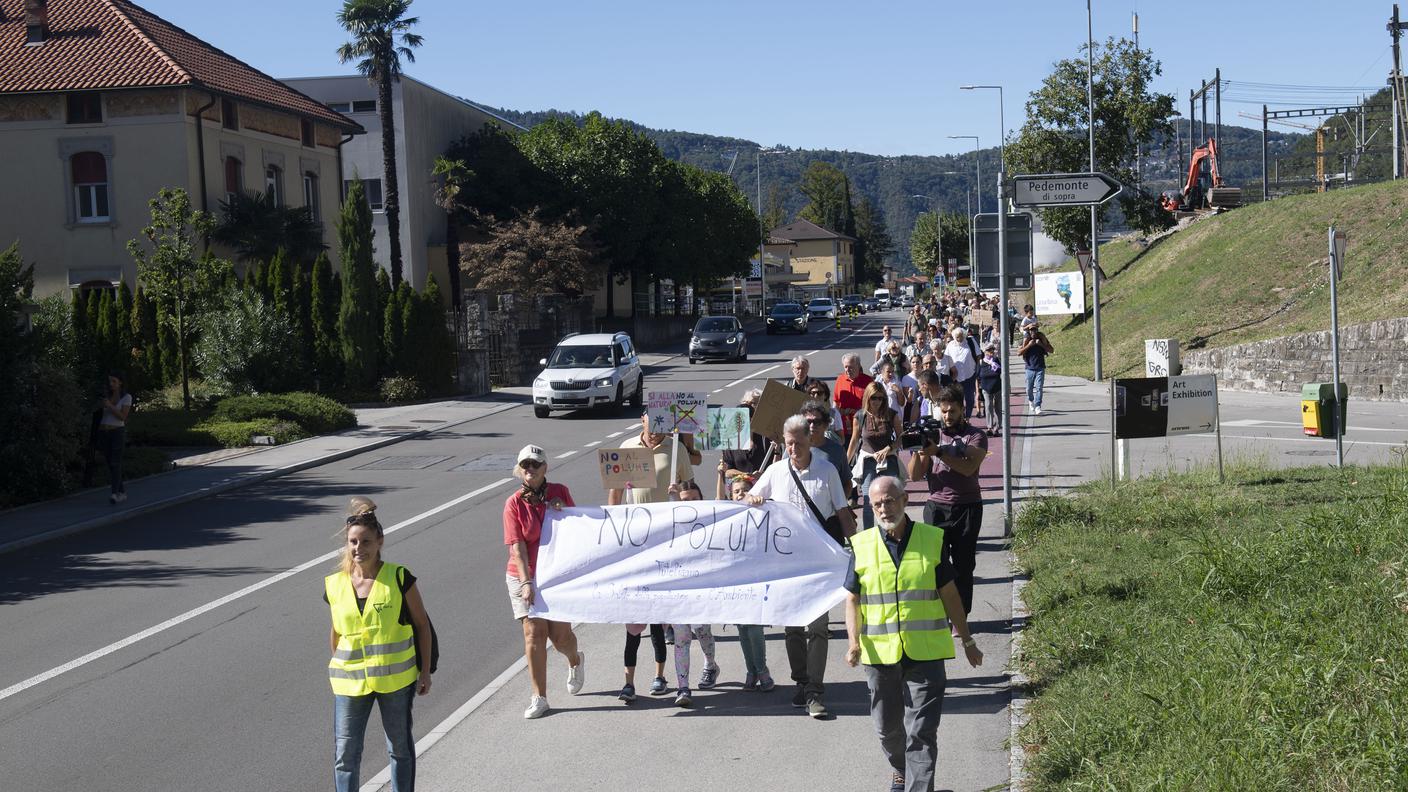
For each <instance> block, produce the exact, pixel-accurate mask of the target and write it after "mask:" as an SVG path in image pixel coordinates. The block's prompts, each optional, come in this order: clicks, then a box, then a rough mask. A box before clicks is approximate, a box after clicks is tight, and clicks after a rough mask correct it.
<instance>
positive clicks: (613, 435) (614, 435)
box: [606, 431, 625, 440]
mask: <svg viewBox="0 0 1408 792" xmlns="http://www.w3.org/2000/svg"><path fill="white" fill-rule="evenodd" d="M623 434H625V432H624V431H621V432H612V433H611V434H609V435H607V436H606V439H607V440H611V439H613V438H616V437H620V436H621V435H623Z"/></svg>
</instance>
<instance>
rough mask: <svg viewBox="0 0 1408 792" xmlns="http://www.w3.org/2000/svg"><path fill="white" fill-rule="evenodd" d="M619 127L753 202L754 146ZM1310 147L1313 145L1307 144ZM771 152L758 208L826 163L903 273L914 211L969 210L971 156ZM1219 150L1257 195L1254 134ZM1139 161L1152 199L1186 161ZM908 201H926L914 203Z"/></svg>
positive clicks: (992, 152)
mask: <svg viewBox="0 0 1408 792" xmlns="http://www.w3.org/2000/svg"><path fill="white" fill-rule="evenodd" d="M494 112H495V113H497V114H499V115H501V116H503V117H505V118H508V119H510V120H512V121H514V122H515V123H518V124H521V125H523V126H525V127H530V128H531V127H532V126H534V125H536V124H538V123H540V122H542V121H544V120H546V119H548V118H553V117H559V116H560V117H564V118H570V119H573V120H575V121H580V120H581V119H582V117H583V116H582V115H581V114H580V113H572V112H563V111H559V110H542V111H532V112H522V111H517V110H508V109H501V108H495V109H494ZM627 123H628V124H630V125H631V126H632V127H634V128H636V129H638V130H640V131H641V132H643V133H645V134H646V135H647V136H648V137H650V138H651V139H652V140H654V141H655V143H656V144H657V145H658V146H659V147H660V149H661V150H662V151H663V152H664V153H665V156H666V157H669V158H670V159H674V160H678V161H681V162H686V163H689V164H691V165H697V166H699V167H701V168H706V169H709V170H717V171H723V172H727V171H728V170H729V167H730V165H731V166H732V168H733V171H732V174H733V179H734V181H735V182H737V183H738V185H739V186H740V187H741V188H742V189H743V191H744V192H745V193H747V194H748V195H749V196H754V198H753V200H754V201H756V200H757V198H756V195H757V190H758V184H759V179H758V174H757V172H756V165H755V163H756V162H757V158H756V154H755V152H756V151H757V150H758V148H759V144H758V143H755V142H753V141H751V140H743V139H741V138H730V137H720V136H718V135H706V134H701V133H697V132H681V131H677V130H662V129H651V128H649V127H645V126H641V125H639V124H636V123H634V122H630V121H627ZM1175 127H1176V128H1177V129H1178V131H1179V134H1180V136H1181V140H1182V141H1183V144H1184V151H1185V152H1186V150H1187V140H1188V138H1187V130H1188V124H1187V121H1186V120H1183V119H1176V120H1175ZM1209 131H1211V127H1209ZM1303 137H1305V136H1304V135H1294V134H1286V133H1282V132H1272V133H1270V136H1269V139H1270V145H1271V151H1272V152H1273V154H1272V156H1276V155H1278V154H1284V153H1286V152H1288V151H1290V149H1291V147H1292V146H1293V145H1294V144H1295V143H1296V141H1297V140H1298V139H1299V138H1303ZM1311 143H1312V145H1313V143H1314V141H1313V139H1312V140H1311ZM775 150H776V151H777V153H773V154H764V155H763V156H762V158H761V167H762V179H761V184H762V192H763V206H764V207H768V206H771V205H774V204H781V205H782V207H783V208H784V209H785V211H786V216H787V218H788V219H791V218H793V217H795V216H796V214H797V212H799V211H800V210H801V209H802V207H803V206H804V205H805V204H806V198H805V197H803V195H802V193H801V191H800V190H799V185H800V184H801V180H802V172H803V171H805V170H806V168H807V165H809V164H811V163H812V162H817V161H820V162H826V163H829V164H831V165H834V166H836V167H837V168H840V169H841V170H842V171H843V172H845V173H846V175H847V176H849V177H850V179H851V183H852V185H853V188H854V191H855V194H856V195H857V196H864V197H866V198H869V199H870V201H871V202H872V203H873V204H874V205H875V206H877V207H879V208H880V211H881V212H882V213H883V215H884V220H885V224H886V226H887V227H888V229H889V231H890V234H891V236H892V237H894V240H895V253H894V255H893V256H892V257H891V262H890V263H891V264H893V265H895V266H897V267H899V268H900V269H901V270H903V271H909V270H910V269H911V265H910V261H909V235H910V232H911V230H912V229H913V228H914V219H915V217H916V216H917V215H918V214H919V213H920V212H925V211H930V210H932V209H933V208H935V207H936V206H938V207H941V208H942V209H943V210H944V211H948V212H957V211H963V212H967V211H968V210H969V208H970V207H974V208H975V211H976V198H975V196H974V193H973V187H974V185H975V184H976V183H977V174H976V173H975V171H974V167H973V165H974V163H973V156H972V155H971V154H965V155H958V156H943V157H932V156H917V155H916V156H899V157H881V156H877V155H873V154H866V153H863V152H855V151H833V150H829V149H791V148H787V147H785V146H776V147H775ZM1222 150H1223V157H1222V159H1223V162H1222V172H1223V177H1224V178H1225V179H1226V180H1227V181H1228V183H1230V184H1238V185H1242V186H1244V187H1246V188H1247V190H1246V192H1247V195H1248V197H1249V198H1257V197H1259V196H1260V191H1259V189H1258V190H1252V189H1251V187H1252V186H1253V185H1254V184H1260V179H1261V130H1259V129H1248V128H1245V127H1238V126H1231V125H1224V126H1223V128H1222ZM979 157H980V160H981V166H982V174H983V189H982V194H983V201H982V207H983V209H984V210H985V211H988V212H991V211H995V209H996V206H997V198H996V187H995V179H996V177H997V165H998V149H997V148H996V147H992V148H985V149H983V150H982V151H981V152H979ZM1144 163H1145V165H1144V173H1145V186H1146V188H1147V189H1149V190H1150V192H1151V193H1154V194H1157V193H1158V192H1159V191H1161V190H1164V189H1170V188H1172V187H1173V186H1174V185H1175V184H1176V183H1178V182H1181V180H1182V178H1183V174H1182V173H1181V172H1180V168H1181V167H1186V157H1185V159H1184V161H1183V163H1184V164H1183V165H1182V166H1180V160H1179V157H1178V151H1177V149H1176V147H1175V144H1174V141H1171V140H1170V141H1166V142H1165V143H1164V145H1162V146H1159V147H1156V148H1155V149H1154V150H1153V151H1150V152H1148V153H1147V154H1146V155H1145V160H1144ZM950 173H951V174H952V175H949V174H950ZM915 195H922V196H929V197H928V198H915V197H913V196H915Z"/></svg>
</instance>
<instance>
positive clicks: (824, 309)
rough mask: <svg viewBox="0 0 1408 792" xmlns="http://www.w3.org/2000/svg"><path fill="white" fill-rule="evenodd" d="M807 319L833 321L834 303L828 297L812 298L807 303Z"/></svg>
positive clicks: (834, 313)
mask: <svg viewBox="0 0 1408 792" xmlns="http://www.w3.org/2000/svg"><path fill="white" fill-rule="evenodd" d="M807 318H808V319H835V318H836V301H835V300H833V299H831V298H830V297H814V298H812V301H811V302H809V303H807Z"/></svg>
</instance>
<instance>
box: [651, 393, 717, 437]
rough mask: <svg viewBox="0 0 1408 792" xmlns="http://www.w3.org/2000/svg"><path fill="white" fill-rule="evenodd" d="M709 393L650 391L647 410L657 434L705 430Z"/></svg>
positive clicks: (689, 432) (692, 432)
mask: <svg viewBox="0 0 1408 792" xmlns="http://www.w3.org/2000/svg"><path fill="white" fill-rule="evenodd" d="M708 403H709V394H708V393H707V392H705V391H648V392H646V394H645V411H646V414H647V415H648V416H649V418H650V431H652V432H654V433H656V434H670V433H672V432H680V433H683V434H699V433H700V432H703V431H704V427H705V412H706V411H707V410H708Z"/></svg>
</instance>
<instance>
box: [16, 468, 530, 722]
mask: <svg viewBox="0 0 1408 792" xmlns="http://www.w3.org/2000/svg"><path fill="white" fill-rule="evenodd" d="M513 480H514V479H512V478H501V479H499V480H498V481H495V482H493V483H492V484H486V485H484V486H483V487H480V488H479V489H477V490H474V491H473V492H467V493H465V494H464V495H461V496H459V497H458V498H455V499H454V500H451V501H447V502H445V503H442V504H440V505H439V506H436V507H435V508H433V509H430V510H428V511H423V512H421V513H420V514H417V515H416V516H414V517H412V518H410V519H408V520H402V521H401V522H398V523H396V524H395V525H393V526H391V527H390V528H387V529H386V531H385V533H393V532H395V531H399V530H401V529H402V528H405V527H407V526H410V525H414V524H415V523H418V522H420V521H421V520H424V519H426V518H427V517H433V516H435V515H437V514H439V513H440V512H443V511H445V510H446V509H450V508H453V507H455V506H458V505H459V504H461V503H464V502H465V501H467V500H469V499H471V498H475V497H478V496H480V495H483V494H484V493H486V492H488V491H489V490H492V489H496V488H498V487H500V486H502V485H504V484H507V483H509V482H511V481H513ZM341 552H342V551H341V550H334V551H332V552H330V553H324V554H322V555H320V556H318V557H317V558H314V559H312V560H309V561H304V562H303V563H301V564H299V565H298V566H296V567H293V568H291V569H286V570H284V571H283V572H280V573H278V574H277V575H271V576H269V577H267V578H264V579H263V580H261V581H259V582H258V583H253V584H251V585H248V586H245V587H244V588H242V589H240V590H239V591H236V592H233V593H230V594H226V595H225V596H223V597H221V598H219V599H216V600H212V601H210V602H207V603H206V604H204V605H201V606H200V607H198V608H193V609H191V610H188V611H186V612H185V613H182V614H181V615H179V616H174V617H172V618H170V619H167V620H166V621H164V622H162V623H160V624H157V625H154V626H152V627H148V628H147V629H145V630H142V631H141V632H139V633H134V634H132V635H129V636H127V637H126V638H123V639H122V640H120V641H115V642H113V643H110V644H108V645H107V646H104V647H103V648H101V649H96V650H94V651H92V652H89V653H88V654H86V655H83V656H82V657H79V658H77V659H74V660H70V661H68V662H67V663H64V664H63V665H61V666H56V667H54V668H51V669H49V670H48V671H45V672H43V673H42V674H36V675H34V676H32V677H30V678H29V679H26V680H24V681H23V682H17V683H15V684H13V685H11V686H9V687H7V688H5V689H4V690H0V701H4V700H5V699H7V698H9V697H11V696H13V695H15V694H17V693H21V692H23V691H25V690H28V689H29V688H32V687H34V686H35V685H38V684H42V683H44V682H48V681H49V680H51V679H53V678H54V677H56V676H59V675H60V674H63V673H66V672H68V671H72V670H74V669H76V668H81V667H83V666H85V665H88V664H89V663H91V662H93V661H94V660H99V659H102V658H104V657H107V656H108V655H110V654H112V653H113V652H116V651H118V650H120V649H125V648H127V647H129V646H131V645H132V644H135V643H137V642H139V641H144V640H146V639H148V638H150V637H152V636H153V635H157V634H159V633H163V632H165V631H167V630H169V629H171V628H172V627H176V626H178V625H180V624H184V623H185V622H188V621H190V620H191V619H194V618H196V617H197V616H202V615H204V614H206V613H209V612H210V611H213V610H215V609H216V608H219V607H221V606H223V605H228V604H230V603H231V602H234V601H235V600H238V599H242V598H244V597H247V596H249V595H250V594H253V593H255V592H257V591H260V590H263V589H266V588H268V587H269V586H272V585H274V584H275V583H278V582H279V581H282V580H287V579H288V578H291V577H293V576H294V575H297V574H298V573H299V572H303V571H305V570H308V569H312V568H313V567H315V566H318V565H319V564H323V563H326V562H328V561H331V560H333V559H334V558H336V557H337V555H338V554H339V553H341Z"/></svg>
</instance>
